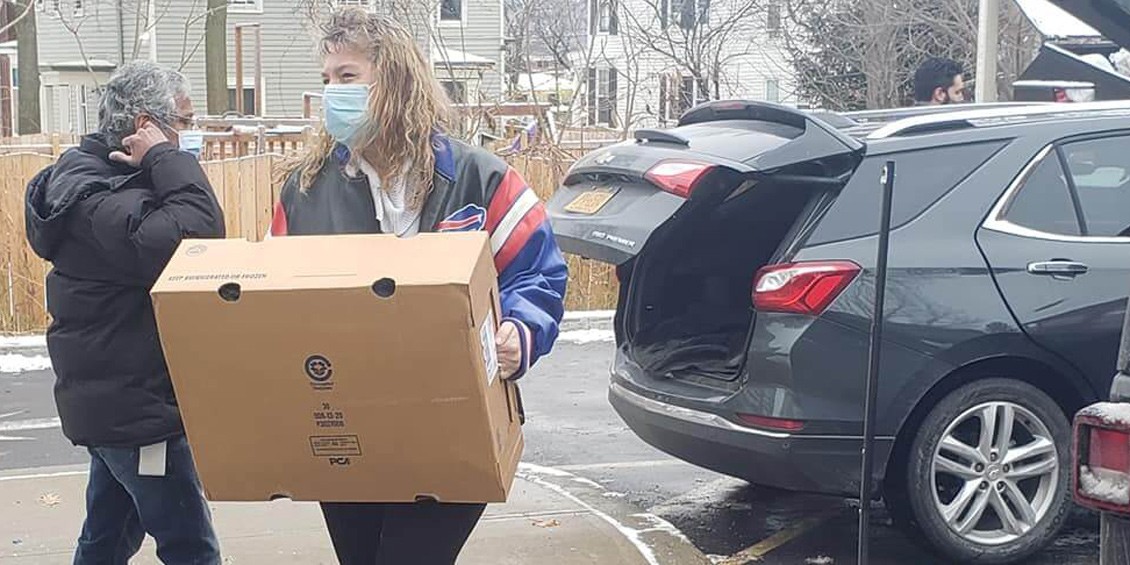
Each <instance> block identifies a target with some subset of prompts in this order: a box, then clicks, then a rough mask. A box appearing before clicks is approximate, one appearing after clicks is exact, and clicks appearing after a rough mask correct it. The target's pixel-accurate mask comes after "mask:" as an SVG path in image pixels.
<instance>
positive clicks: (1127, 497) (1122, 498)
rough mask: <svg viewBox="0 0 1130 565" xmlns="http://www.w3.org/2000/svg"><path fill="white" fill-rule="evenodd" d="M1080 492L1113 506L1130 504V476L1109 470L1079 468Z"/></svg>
mask: <svg viewBox="0 0 1130 565" xmlns="http://www.w3.org/2000/svg"><path fill="white" fill-rule="evenodd" d="M1079 490H1081V491H1082V492H1083V494H1085V495H1087V496H1088V497H1089V498H1092V499H1094V500H1100V501H1102V502H1109V503H1111V504H1121V505H1126V504H1130V476H1127V475H1126V473H1119V472H1118V471H1111V470H1108V469H1093V470H1092V469H1091V468H1090V467H1087V466H1082V467H1079Z"/></svg>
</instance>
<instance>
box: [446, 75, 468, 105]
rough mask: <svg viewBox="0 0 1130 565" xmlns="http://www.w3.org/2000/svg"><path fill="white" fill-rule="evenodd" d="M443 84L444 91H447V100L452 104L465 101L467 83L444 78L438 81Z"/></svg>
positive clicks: (464, 102)
mask: <svg viewBox="0 0 1130 565" xmlns="http://www.w3.org/2000/svg"><path fill="white" fill-rule="evenodd" d="M440 84H442V85H443V90H444V92H446V93H447V98H448V100H451V102H452V103H454V104H466V103H467V83H466V82H464V81H461V80H444V81H440Z"/></svg>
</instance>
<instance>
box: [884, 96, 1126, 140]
mask: <svg viewBox="0 0 1130 565" xmlns="http://www.w3.org/2000/svg"><path fill="white" fill-rule="evenodd" d="M1112 110H1123V111H1127V112H1128V113H1130V100H1111V101H1106V102H1085V103H1061V104H1046V105H1023V106H1018V107H1005V108H983V109H977V108H975V107H974V108H973V109H968V110H965V109H963V110H961V111H958V112H945V113H942V114H935V115H925V116H916V117H913V118H905V119H902V120H898V121H895V122H892V123H890V124H887V125H885V126H883V127H881V128H879V129H877V130H875V131H873V132H871V134H869V135H868V136H867V139H885V138H888V137H900V136H906V135H915V134H921V133H933V132H938V131H949V130H955V129H966V128H972V127H977V124H976V122H977V121H982V120H994V119H1005V120H1009V121H1010V122H1017V121H1024V120H1025V118H1048V117H1054V116H1068V115H1086V114H1087V113H1090V112H1103V111H1112Z"/></svg>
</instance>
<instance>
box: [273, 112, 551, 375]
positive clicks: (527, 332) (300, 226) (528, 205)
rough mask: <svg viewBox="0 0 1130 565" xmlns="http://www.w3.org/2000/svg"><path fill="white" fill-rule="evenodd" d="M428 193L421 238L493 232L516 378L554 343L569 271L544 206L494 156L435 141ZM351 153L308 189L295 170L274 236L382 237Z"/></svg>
mask: <svg viewBox="0 0 1130 565" xmlns="http://www.w3.org/2000/svg"><path fill="white" fill-rule="evenodd" d="M432 146H433V148H434V149H435V157H436V158H435V175H434V177H433V186H432V192H431V193H430V195H429V196H428V199H427V201H426V202H425V203H424V207H423V209H422V210H421V212H420V231H421V232H445V231H475V230H486V231H487V232H489V233H490V244H491V249H492V250H493V251H494V264H495V267H496V268H497V269H498V272H499V277H498V284H499V293H500V295H501V296H500V298H501V300H500V301H501V303H502V316H503V320H504V321H506V320H508V321H511V322H516V323H515V325H516V326H517V327H518V334H519V337H520V339H521V341H522V363H521V367H520V368H519V369H518V372H517V373H516V374H515V378H517V377H521V376H522V375H524V374H525V373H526V371H528V370H529V368H530V367H531V366H532V365H533V364H534V363H535V362H536V361H537V360H538V358H540V357H541V356H542V355H545V354H547V353H549V351H550V349H551V348H552V347H553V343H554V341H556V339H557V331H558V325H559V324H560V323H561V316H562V314H563V313H564V302H563V297H564V296H565V284H566V280H567V279H568V270H567V268H566V266H565V260H564V258H563V257H562V256H561V251H560V250H559V249H558V248H557V243H556V241H554V239H553V231H552V229H551V228H550V226H549V221H548V219H547V217H546V213H545V207H544V206H543V205H542V203H541V201H540V200H539V199H538V197H537V195H536V194H534V191H533V190H531V189H530V187H529V186H527V185H526V182H525V181H524V180H522V177H521V176H520V175H519V174H518V173H517V172H516V171H515V170H514V169H512V168H510V167H509V166H508V165H507V164H506V163H505V162H503V161H502V160H501V159H499V158H498V157H495V156H494V155H491V154H490V153H487V152H486V151H483V150H481V149H478V148H474V147H471V146H469V145H466V144H464V143H462V142H459V141H456V140H453V139H450V138H448V137H446V136H443V135H436V136H435V137H434V138H433V143H432ZM348 160H349V151H348V149H346V148H345V147H344V146H341V145H339V146H337V147H336V148H335V150H334V153H333V158H332V159H327V160H326V164H325V166H323V168H322V170H321V171H320V172H319V173H318V175H317V177H316V178H315V179H314V181H313V183H312V185H311V186H310V188H309V189H308V190H306V191H301V190H299V180H298V174H297V172H296V173H294V174H292V175H291V176H290V178H288V179H287V181H286V183H284V184H283V188H282V193H281V195H280V197H279V202H278V204H277V205H276V206H275V212H274V217H273V219H272V222H271V233H270V235H271V236H284V235H330V234H348V233H380V232H381V226H380V224H379V223H378V221H377V220H376V214H375V208H374V204H373V195H372V192H371V191H370V189H369V181H368V179H367V178H366V177H365V176H364V175H358V176H350V175H348V174H346V173H345V164H346V163H347V162H348Z"/></svg>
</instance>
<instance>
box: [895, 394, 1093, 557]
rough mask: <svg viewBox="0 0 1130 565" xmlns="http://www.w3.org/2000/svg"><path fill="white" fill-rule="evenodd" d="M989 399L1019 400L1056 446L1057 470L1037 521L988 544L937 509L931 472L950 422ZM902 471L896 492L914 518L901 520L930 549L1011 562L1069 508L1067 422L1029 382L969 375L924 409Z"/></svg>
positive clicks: (1040, 541) (1058, 524)
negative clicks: (960, 530)
mask: <svg viewBox="0 0 1130 565" xmlns="http://www.w3.org/2000/svg"><path fill="white" fill-rule="evenodd" d="M994 401H997V402H1001V401H1007V402H1012V403H1014V404H1018V405H1020V406H1023V407H1024V408H1026V409H1028V410H1030V411H1031V412H1032V413H1033V414H1034V415H1035V416H1036V417H1037V418H1039V419H1040V420H1041V421H1042V422H1043V424H1044V425H1045V426H1047V428H1048V431H1049V432H1050V433H1051V435H1052V437H1053V439H1054V440H1055V445H1056V447H1057V454H1056V455H1057V458H1058V460H1059V475H1058V481H1057V486H1056V488H1057V491H1056V495H1055V498H1054V501H1053V502H1052V506H1051V507H1050V508H1048V511H1047V513H1046V514H1045V515H1044V516H1043V518H1042V519H1041V520H1040V522H1039V523H1038V524H1037V525H1036V527H1034V528H1032V529H1031V530H1029V531H1028V533H1026V534H1024V535H1023V536H1021V537H1020V538H1019V539H1017V540H1015V541H1012V542H1009V543H1006V544H1001V545H993V546H988V545H982V544H978V543H975V542H972V541H969V540H967V539H964V538H962V537H961V536H960V535H958V534H957V533H956V532H954V531H953V530H952V529H950V527H949V526H948V525H947V524H946V523H945V521H944V520H943V518H942V517H941V516H940V515H939V514H938V512H937V510H936V505H935V503H934V493H932V492H931V486H930V485H931V484H932V480H931V477H930V472H931V463H932V459H933V453H934V449H935V447H936V446H937V443H938V442H939V441H941V439H942V434H943V433H944V432H945V430H946V428H947V427H948V426H949V424H950V423H951V422H952V421H953V420H954V419H955V418H957V417H958V416H960V415H961V414H962V413H964V412H965V411H966V410H969V409H970V408H972V407H974V406H977V405H978V404H982V403H985V402H994ZM896 472H897V471H896ZM904 476H905V477H906V482H905V485H906V491H905V493H904V494H903V496H902V497H897V498H901V501H900V502H905V503H906V505H907V508H906V510H908V512H907V513H908V514H909V515H910V516H912V518H913V525H911V524H905V525H906V526H910V527H911V528H910V529H911V531H916V532H918V533H920V534H921V535H922V536H923V537H924V538H925V539H923V540H922V541H925V542H926V543H927V544H928V545H929V546H930V547H931V548H932V549H933V550H935V551H937V552H939V553H941V554H943V555H945V556H947V557H948V558H949V559H952V560H953V561H954V562H956V563H978V564H991V565H996V564H1006V563H1015V562H1018V561H1020V560H1022V559H1024V558H1026V557H1028V556H1030V555H1032V554H1034V553H1035V552H1037V551H1039V550H1040V549H1041V548H1043V547H1044V546H1045V545H1047V544H1048V543H1050V542H1051V541H1052V540H1053V539H1055V537H1056V536H1057V535H1058V534H1059V532H1060V530H1061V529H1062V528H1063V525H1064V522H1065V521H1066V519H1067V516H1068V514H1070V512H1071V508H1072V503H1071V492H1070V484H1071V425H1070V423H1069V422H1068V420H1067V417H1066V416H1065V415H1064V413H1063V409H1062V408H1060V407H1059V405H1058V404H1056V403H1055V401H1054V400H1052V399H1051V398H1050V397H1049V396H1048V395H1047V394H1045V393H1044V392H1043V391H1041V390H1040V389H1038V388H1036V387H1034V386H1032V385H1030V384H1028V383H1025V382H1023V381H1019V380H1014V379H1006V378H990V379H982V380H977V381H973V382H971V383H969V384H966V385H964V386H962V387H960V388H958V389H957V390H954V391H953V392H951V393H950V394H948V395H947V396H946V397H945V398H943V399H942V401H941V402H939V403H938V404H937V405H935V406H934V408H933V409H932V410H930V413H929V414H927V416H926V418H925V419H924V420H923V421H922V425H921V426H920V427H919V428H918V431H917V434H916V437H915V438H914V443H913V444H912V446H911V449H910V454H909V456H908V457H907V464H906V469H905V475H904Z"/></svg>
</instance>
